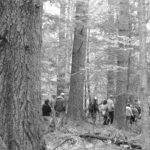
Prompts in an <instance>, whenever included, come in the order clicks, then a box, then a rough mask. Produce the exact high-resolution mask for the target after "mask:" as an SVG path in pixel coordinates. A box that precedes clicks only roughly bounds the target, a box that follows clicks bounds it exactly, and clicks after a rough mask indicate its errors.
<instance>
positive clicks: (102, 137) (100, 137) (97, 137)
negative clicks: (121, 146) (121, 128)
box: [79, 134, 111, 141]
mask: <svg viewBox="0 0 150 150" xmlns="http://www.w3.org/2000/svg"><path fill="white" fill-rule="evenodd" d="M79 136H80V137H81V138H95V139H98V140H101V141H107V140H111V139H110V138H108V137H104V136H99V135H92V134H81V135H79Z"/></svg>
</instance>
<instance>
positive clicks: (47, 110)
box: [42, 99, 52, 116]
mask: <svg viewBox="0 0 150 150" xmlns="http://www.w3.org/2000/svg"><path fill="white" fill-rule="evenodd" d="M51 112H52V110H51V107H50V105H49V100H48V99H47V100H45V103H44V104H43V106H42V115H43V116H50V115H51Z"/></svg>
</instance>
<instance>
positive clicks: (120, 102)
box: [115, 0, 129, 129]
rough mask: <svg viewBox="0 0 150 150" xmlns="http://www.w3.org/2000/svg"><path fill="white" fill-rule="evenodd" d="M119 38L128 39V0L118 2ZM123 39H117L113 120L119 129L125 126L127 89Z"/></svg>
mask: <svg viewBox="0 0 150 150" xmlns="http://www.w3.org/2000/svg"><path fill="white" fill-rule="evenodd" d="M118 30H119V36H120V37H123V38H128V37H129V0H127V1H124V0H120V14H119V26H118ZM123 38H120V39H119V48H120V49H119V51H118V53H117V65H118V71H117V84H116V104H115V120H116V124H117V127H118V128H119V129H123V128H125V125H126V121H125V120H126V115H125V107H126V101H127V98H126V97H127V96H126V92H127V91H126V88H127V64H128V52H126V50H125V48H128V46H126V44H124V43H122V42H126V41H124V40H123Z"/></svg>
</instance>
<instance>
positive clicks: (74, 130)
mask: <svg viewBox="0 0 150 150" xmlns="http://www.w3.org/2000/svg"><path fill="white" fill-rule="evenodd" d="M112 139H113V140H112ZM45 140H46V145H47V149H48V150H126V149H132V150H133V149H134V150H136V149H141V148H140V147H137V148H136V147H134V148H133V147H132V148H131V145H130V143H132V144H133V146H134V145H142V142H141V122H140V120H139V121H138V123H137V124H136V125H133V126H132V127H131V128H130V129H128V130H126V131H121V130H118V129H116V128H115V127H114V126H113V125H105V126H104V125H102V121H100V122H99V121H97V123H96V125H93V124H92V122H91V121H90V120H88V121H85V122H84V121H83V122H82V123H73V122H71V121H69V122H68V123H67V124H66V125H65V126H64V127H62V128H61V129H60V130H59V131H51V132H49V133H48V134H46V135H45ZM116 141H117V142H116ZM118 141H119V142H118ZM126 143H129V144H126Z"/></svg>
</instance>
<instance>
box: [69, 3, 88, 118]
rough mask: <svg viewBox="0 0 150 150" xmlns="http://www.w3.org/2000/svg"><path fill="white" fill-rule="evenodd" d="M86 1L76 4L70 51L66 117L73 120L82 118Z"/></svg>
mask: <svg viewBox="0 0 150 150" xmlns="http://www.w3.org/2000/svg"><path fill="white" fill-rule="evenodd" d="M87 9H88V0H85V1H82V0H78V1H77V3H76V27H75V31H74V44H73V51H72V69H71V79H70V93H69V107H68V116H69V117H70V118H72V119H74V120H80V119H82V117H83V95H84V80H85V57H86V38H87Z"/></svg>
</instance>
